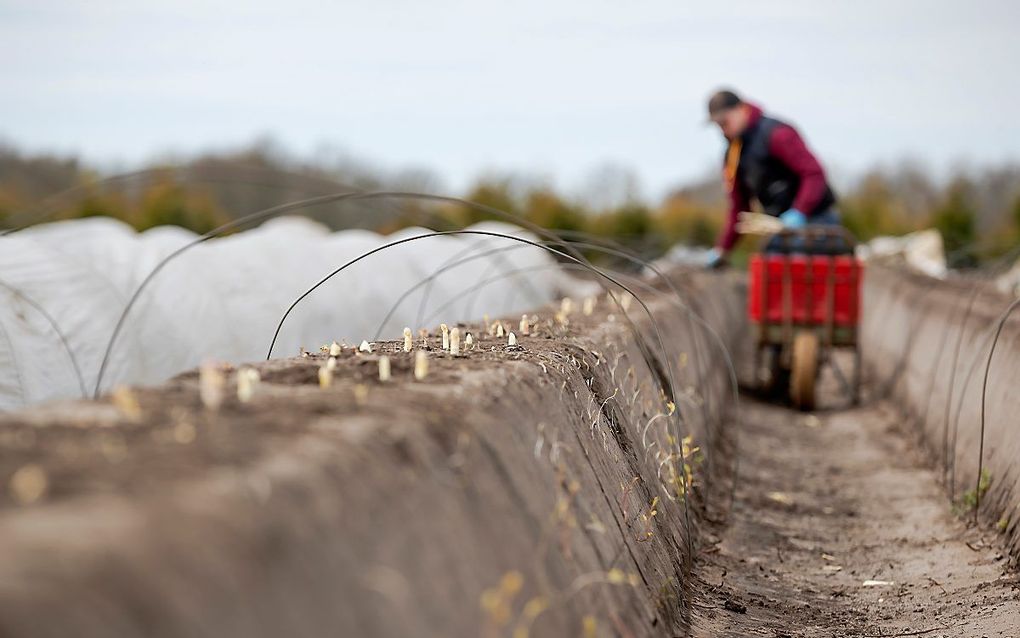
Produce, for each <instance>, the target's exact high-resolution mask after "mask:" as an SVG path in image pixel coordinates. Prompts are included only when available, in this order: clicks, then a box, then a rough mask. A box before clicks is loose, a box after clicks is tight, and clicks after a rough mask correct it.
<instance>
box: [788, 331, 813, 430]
mask: <svg viewBox="0 0 1020 638" xmlns="http://www.w3.org/2000/svg"><path fill="white" fill-rule="evenodd" d="M817 378H818V335H817V334H815V333H814V332H813V331H809V330H804V331H801V332H798V333H797V335H796V336H795V337H794V338H793V360H792V370H791V371H790V400H792V401H793V405H794V406H796V407H797V408H799V409H801V410H804V411H808V410H814V409H815V380H816V379H817Z"/></svg>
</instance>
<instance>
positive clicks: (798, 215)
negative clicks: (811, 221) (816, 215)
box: [779, 208, 807, 228]
mask: <svg viewBox="0 0 1020 638" xmlns="http://www.w3.org/2000/svg"><path fill="white" fill-rule="evenodd" d="M779 221H781V222H783V226H785V227H787V228H804V227H805V226H807V215H805V214H804V213H802V212H800V211H799V210H797V209H796V208H791V209H790V210H788V211H786V212H785V213H783V214H782V215H780V216H779Z"/></svg>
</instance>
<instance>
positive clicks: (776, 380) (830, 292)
mask: <svg viewBox="0 0 1020 638" xmlns="http://www.w3.org/2000/svg"><path fill="white" fill-rule="evenodd" d="M856 243H857V242H856V240H855V239H854V237H853V235H852V234H850V233H849V232H848V231H847V230H845V229H843V228H841V227H839V226H821V225H819V226H807V227H806V228H802V229H796V230H783V231H781V232H780V233H779V234H777V235H775V236H773V237H772V239H771V240H770V241H769V243H768V246H767V250H766V252H762V253H757V254H755V255H753V256H752V257H751V262H750V269H749V270H750V272H749V286H748V314H749V316H750V319H751V323H752V324H753V325H754V326H755V329H756V333H757V334H756V341H757V347H756V349H755V375H756V380H757V381H758V383H759V384H760V385H762V386H764V388H763V389H765V390H770V391H772V392H776V391H781V392H785V391H786V390H787V388H788V389H789V395H790V399H791V400H792V401H793V404H794V405H795V406H796V407H798V408H800V409H802V410H811V409H814V406H815V382H816V380H817V379H818V376H819V374H820V371H821V369H822V367H823V366H824V365H826V364H828V365H830V366H831V367H832V369H833V371H834V372H835V374H836V378H837V379H838V380H839V381H840V383H841V384H842V386H843V388H844V390H845V391H846V392H847V394H848V395H849V397H850V400H851V402H852V403H853V404H857V403H858V402H859V401H860V386H861V350H860V345H859V344H858V340H857V330H858V323H859V319H860V310H861V301H860V286H861V278H862V275H863V265H862V264H861V262H860V261H859V260H858V259H857V258H856V257H855V255H854V248H855V246H856ZM836 348H842V349H849V350H853V373H852V376H851V380H850V381H847V378H846V376H845V375H844V374H843V372H842V370H841V369H840V367H839V364H838V362H837V361H836V360H835V358H834V357H833V350H834V349H836Z"/></svg>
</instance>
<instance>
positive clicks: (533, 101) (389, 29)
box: [0, 0, 1020, 197]
mask: <svg viewBox="0 0 1020 638" xmlns="http://www.w3.org/2000/svg"><path fill="white" fill-rule="evenodd" d="M1018 7H1020V2H1015V1H1007V0H1001V1H999V0H996V1H993V0H968V1H966V2H963V1H961V2H945V1H941V0H926V1H915V0H906V1H902V0H881V1H875V0H856V1H853V2H820V1H818V0H811V1H804V2H792V1H777V0H769V1H751V2H718V1H713V2H684V1H682V0H671V1H661V2H651V1H642V0H634V1H632V2H621V1H620V0H613V1H611V2H603V1H601V0H565V1H561V2H551V1H550V0H544V1H541V2H532V1H530V0H528V1H514V2H499V3H496V2H484V1H481V0H473V1H464V2H458V1H452V0H451V1H440V2H429V1H428V0H413V1H405V0H379V1H377V2H368V1H366V0H360V1H358V2H333V3H314V2H306V1H305V0H289V1H288V2H279V1H277V2H267V1H264V0H246V1H244V2H240V1H238V2H234V3H223V2H216V1H214V0H155V1H145V0H141V1H139V0H133V1H125V2H111V1H106V0H89V1H88V2H85V1H73V0H69V1H67V2H49V1H47V0H26V1H22V0H17V1H12V0H0V42H3V49H4V53H3V55H2V56H0V139H3V140H6V141H7V142H10V143H14V144H16V145H17V146H19V147H21V148H24V149H27V150H51V151H66V152H74V153H81V154H83V155H85V156H86V157H87V158H89V159H92V160H95V161H101V162H104V163H107V164H117V165H119V166H121V167H123V168H131V167H134V166H136V165H137V164H138V163H141V162H142V161H144V160H146V159H149V158H152V157H154V156H156V155H158V154H161V153H165V152H169V151H172V152H178V153H190V152H194V151H200V150H205V149H209V148H229V147H234V146H239V145H242V144H244V143H246V142H250V141H251V140H252V139H253V138H255V137H256V136H260V135H271V136H272V137H273V138H275V139H276V140H278V141H279V142H280V143H282V144H283V145H284V146H285V147H286V148H289V149H291V150H292V151H294V152H296V153H311V152H313V151H315V150H316V149H320V148H322V147H324V146H325V147H335V148H341V149H344V150H346V151H347V152H349V153H351V154H352V155H354V156H356V157H360V158H364V159H366V160H368V161H370V162H372V163H374V164H376V165H378V166H379V167H381V168H384V169H393V170H396V169H400V168H406V167H428V168H430V169H432V170H434V171H436V172H437V173H438V174H440V175H441V176H443V177H444V178H445V180H446V184H447V187H448V188H450V189H452V190H460V189H462V188H463V187H464V186H465V185H466V184H467V183H468V182H469V181H470V179H471V178H472V177H474V176H476V175H478V174H479V173H481V172H485V171H492V170H500V169H505V170H512V171H525V172H528V173H538V174H541V175H548V176H549V177H550V178H551V179H553V180H555V181H556V183H557V184H558V185H559V186H561V187H564V188H567V189H570V188H577V187H578V185H579V184H581V183H583V181H584V176H585V175H586V174H589V172H590V171H591V169H592V168H593V167H595V166H598V165H601V164H605V163H606V162H614V163H618V164H622V165H625V166H629V167H631V168H633V169H634V170H635V171H636V173H637V175H638V176H639V177H640V179H641V182H642V184H643V185H644V190H645V193H646V194H647V195H649V196H653V197H654V196H659V195H661V194H662V192H663V191H664V190H665V189H666V188H667V187H668V186H670V185H671V184H676V183H679V182H682V181H684V180H686V179H690V178H692V177H696V176H699V175H702V174H704V173H705V171H706V170H708V169H709V167H711V166H714V165H715V164H716V163H717V162H718V161H719V158H720V156H721V145H722V143H721V140H720V138H719V136H718V133H717V132H716V131H714V130H713V129H711V128H709V127H705V126H703V125H702V121H703V120H704V113H703V108H704V107H703V102H704V99H705V97H706V96H707V95H708V94H709V93H710V92H711V91H712V90H713V89H714V88H716V87H717V86H719V85H731V86H734V87H736V88H737V89H739V90H740V91H741V92H743V93H745V94H746V95H747V96H749V97H751V98H754V99H756V100H759V101H760V102H761V103H763V104H764V105H765V107H766V108H767V109H768V110H770V111H772V112H773V113H774V114H777V115H779V116H782V117H784V118H787V119H789V120H791V121H792V122H794V123H795V124H796V125H798V127H799V128H800V129H801V131H802V132H803V133H804V134H805V135H806V137H807V139H808V142H809V144H811V145H812V146H813V147H814V148H815V149H816V150H817V151H818V152H819V154H820V155H821V157H822V158H823V161H824V162H825V163H826V164H827V165H829V166H830V167H833V168H834V170H836V171H837V172H839V173H841V174H847V175H849V174H853V173H854V172H856V171H859V170H862V169H863V168H865V167H867V166H869V165H871V164H873V163H874V162H876V161H886V162H890V161H894V160H896V159H898V158H901V157H903V156H913V157H916V158H920V159H923V160H924V161H926V162H928V163H929V164H930V165H931V166H932V167H933V168H935V169H944V168H946V167H947V166H950V165H951V164H952V163H954V162H956V161H959V160H966V161H972V162H979V163H984V162H994V161H1001V160H1004V159H1016V158H1020V116H1018V114H1017V109H1016V107H1017V105H1018V104H1020V82H1018V81H1017V78H1018V76H1020V73H1018V72H1017V69H1016V65H1017V63H1018V62H1020V8H1018Z"/></svg>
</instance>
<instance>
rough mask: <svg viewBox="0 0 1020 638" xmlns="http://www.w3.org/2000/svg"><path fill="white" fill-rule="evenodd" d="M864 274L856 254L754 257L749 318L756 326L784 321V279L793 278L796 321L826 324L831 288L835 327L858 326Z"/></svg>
mask: <svg viewBox="0 0 1020 638" xmlns="http://www.w3.org/2000/svg"><path fill="white" fill-rule="evenodd" d="M830 273H831V275H832V277H831V279H830ZM766 274H767V276H766ZM863 274H864V266H863V265H862V264H861V262H859V261H858V260H857V259H856V258H855V257H853V256H852V255H835V256H829V255H779V254H757V255H753V256H752V257H751V263H750V282H749V286H748V301H747V303H748V306H747V310H748V315H749V316H750V318H751V321H753V322H754V323H762V322H763V321H764V323H783V320H784V305H785V304H784V296H783V295H784V292H783V289H784V277H788V278H789V282H790V284H789V291H790V292H789V294H790V304H789V308H790V312H791V318H792V323H794V324H799V325H825V324H826V315H827V312H828V308H827V302H828V295H827V291H828V288H829V286H832V287H833V325H836V326H856V325H857V322H858V320H859V318H860V285H861V278H862V276H863ZM766 286H767V290H766ZM766 293H767V294H766ZM766 305H767V307H766V308H764V312H763V307H764V306H766Z"/></svg>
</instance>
